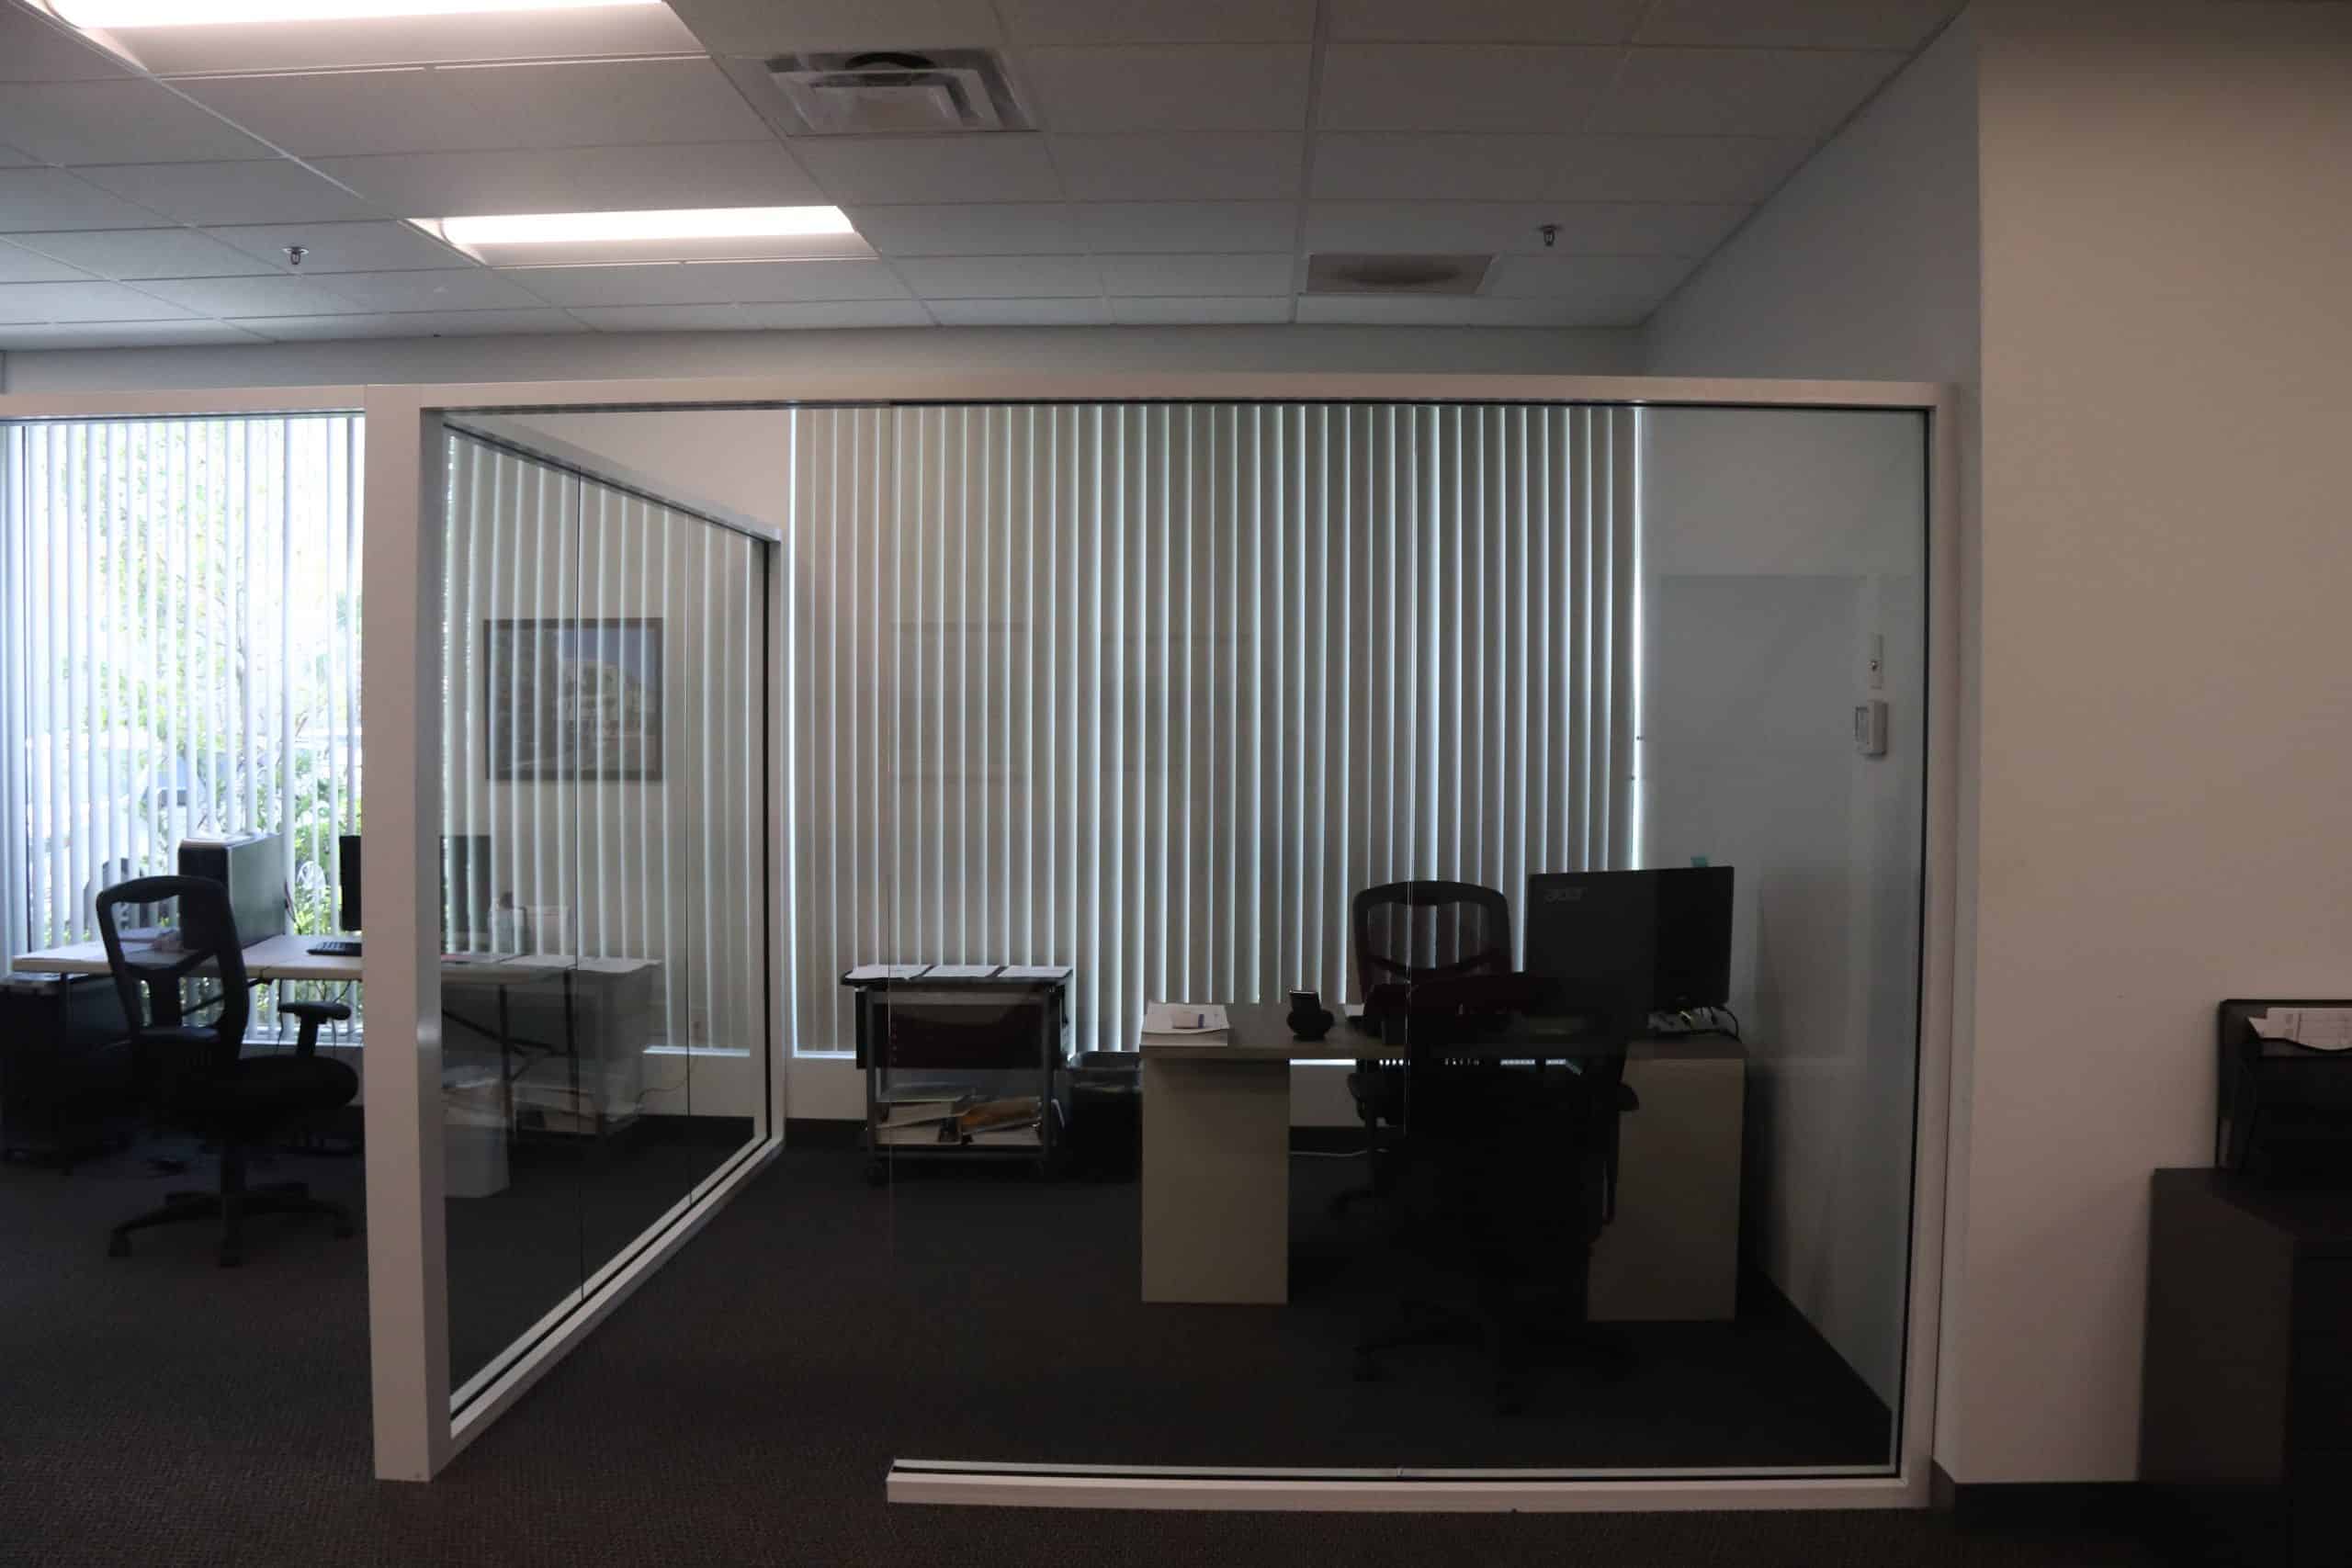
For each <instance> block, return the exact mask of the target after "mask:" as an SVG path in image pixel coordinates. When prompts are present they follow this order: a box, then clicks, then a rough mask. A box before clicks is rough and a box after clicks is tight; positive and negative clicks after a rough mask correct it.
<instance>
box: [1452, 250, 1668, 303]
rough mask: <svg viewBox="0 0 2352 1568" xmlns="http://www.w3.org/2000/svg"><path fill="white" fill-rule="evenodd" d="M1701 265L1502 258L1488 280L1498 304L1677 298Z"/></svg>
mask: <svg viewBox="0 0 2352 1568" xmlns="http://www.w3.org/2000/svg"><path fill="white" fill-rule="evenodd" d="M1697 265H1699V264H1698V262H1697V261H1696V260H1695V259H1694V258H1692V257H1690V256H1562V255H1542V256H1503V257H1500V258H1499V259H1498V260H1497V261H1496V263H1495V265H1494V268H1493V270H1492V271H1490V272H1489V273H1487V287H1486V290H1485V291H1486V293H1487V294H1488V295H1490V296H1492V297H1494V298H1496V299H1604V300H1611V301H1617V300H1623V299H1645V300H1646V301H1648V302H1649V303H1650V304H1653V305H1654V304H1656V303H1657V301H1658V300H1660V299H1665V298H1666V296H1667V295H1668V294H1670V293H1672V292H1673V291H1674V289H1675V288H1676V287H1677V286H1678V285H1679V284H1680V283H1681V281H1682V280H1683V279H1684V278H1685V277H1688V276H1690V275H1691V268H1693V267H1695V266H1697Z"/></svg>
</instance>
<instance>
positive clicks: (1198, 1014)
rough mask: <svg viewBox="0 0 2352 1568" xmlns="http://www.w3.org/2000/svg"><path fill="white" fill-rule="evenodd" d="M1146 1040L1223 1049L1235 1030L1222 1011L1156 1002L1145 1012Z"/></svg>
mask: <svg viewBox="0 0 2352 1568" xmlns="http://www.w3.org/2000/svg"><path fill="white" fill-rule="evenodd" d="M1143 1037H1144V1039H1145V1040H1146V1041H1147V1042H1148V1043H1151V1044H1154V1045H1174V1044H1180V1043H1181V1044H1189V1045H1222V1044H1224V1043H1226V1041H1227V1039H1228V1038H1230V1037H1231V1030H1230V1028H1229V1026H1228V1025H1227V1022H1226V1017H1225V1010H1224V1009H1223V1008H1221V1007H1208V1006H1202V1005H1200V1004H1198V1003H1194V1002H1152V1003H1150V1004H1148V1006H1146V1007H1145V1009H1144V1010H1143Z"/></svg>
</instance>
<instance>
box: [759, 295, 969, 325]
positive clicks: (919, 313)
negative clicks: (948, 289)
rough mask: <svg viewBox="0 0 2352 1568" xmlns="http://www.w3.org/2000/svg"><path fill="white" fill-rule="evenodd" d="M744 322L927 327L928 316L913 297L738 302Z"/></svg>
mask: <svg viewBox="0 0 2352 1568" xmlns="http://www.w3.org/2000/svg"><path fill="white" fill-rule="evenodd" d="M736 309H737V310H741V311H742V313H743V324H744V325H746V326H749V327H752V328H755V329H761V330H766V329H771V328H783V327H927V326H929V325H931V315H930V313H929V312H928V311H926V310H924V309H923V308H922V306H921V305H920V304H918V303H916V302H915V301H914V300H912V299H819V300H814V301H812V302H810V303H809V304H805V305H739V306H737V307H736Z"/></svg>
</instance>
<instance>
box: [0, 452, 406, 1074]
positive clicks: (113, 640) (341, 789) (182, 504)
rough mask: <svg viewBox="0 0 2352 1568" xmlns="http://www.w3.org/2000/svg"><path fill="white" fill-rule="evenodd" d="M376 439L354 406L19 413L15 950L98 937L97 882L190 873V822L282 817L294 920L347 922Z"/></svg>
mask: <svg viewBox="0 0 2352 1568" xmlns="http://www.w3.org/2000/svg"><path fill="white" fill-rule="evenodd" d="M358 434H359V421H358V419H357V418H356V417H355V416H352V415H349V414H323V415H290V416H288V415H269V416H266V417H241V418H228V419H180V420H123V421H118V420H100V421H41V422H34V423H19V424H14V425H10V426H8V427H7V428H6V432H5V448H4V449H0V456H4V457H5V464H6V469H5V480H4V483H5V506H0V607H4V608H5V614H0V720H5V728H4V729H0V733H5V735H6V738H7V742H8V743H7V745H6V748H5V750H6V757H5V763H4V764H0V805H5V807H6V811H5V816H0V822H5V824H6V832H5V834H0V857H5V867H6V900H5V907H4V908H0V936H5V938H6V947H7V949H8V950H9V951H10V952H12V953H16V952H23V951H25V950H27V949H30V948H39V947H47V946H51V945H56V944H60V943H65V942H85V941H90V940H94V939H95V937H96V925H95V923H94V916H93V898H94V897H95V895H96V892H97V890H98V889H99V888H101V887H103V886H107V885H108V884H111V883H114V882H119V881H121V880H123V879H124V878H126V877H131V876H141V875H154V874H164V873H168V872H170V871H172V870H173V869H175V863H176V849H177V845H178V843H179V841H180V840H182V839H183V838H186V837H189V836H191V835H198V836H201V835H215V836H229V835H238V834H244V833H256V832H259V833H280V832H282V833H283V834H284V836H285V872H286V887H287V894H288V908H289V914H290V917H291V922H292V929H293V930H294V931H298V932H315V931H333V930H334V929H335V927H336V906H337V898H338V895H339V891H340V887H339V884H340V868H339V865H338V861H337V856H336V852H335V845H336V839H337V836H338V835H339V834H343V833H349V832H356V831H358V829H359V821H360V804H359V803H360V793H361V780H360V748H359V548H360V507H359V477H360V476H359V469H360V464H359V444H358ZM254 1018H255V1028H256V1029H257V1030H259V1031H263V1032H274V1031H275V1029H276V1018H275V1015H274V1012H273V1011H272V1010H271V1009H270V1008H268V1007H267V1006H266V1005H264V1006H261V1007H258V1008H257V1009H256V1010H255V1013H254ZM343 1027H344V1030H345V1034H346V1037H347V1036H348V1032H350V1031H351V1030H352V1029H354V1028H355V1027H356V1025H345V1026H343Z"/></svg>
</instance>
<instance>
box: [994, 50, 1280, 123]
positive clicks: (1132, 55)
mask: <svg viewBox="0 0 2352 1568" xmlns="http://www.w3.org/2000/svg"><path fill="white" fill-rule="evenodd" d="M1310 53H1311V51H1309V50H1308V48H1307V47H1306V45H1304V44H1299V45H1288V44H1258V45H1210V44H1182V45H1172V46H1167V47H1158V48H1123V49H1027V50H1023V51H1021V52H1020V55H1019V58H1018V63H1019V67H1020V75H1021V78H1022V80H1023V83H1024V84H1025V85H1026V86H1027V88H1028V90H1029V93H1030V95H1031V103H1032V105H1033V107H1035V109H1036V111H1037V116H1038V119H1039V122H1040V123H1041V124H1042V125H1043V126H1044V127H1045V129H1046V130H1056V131H1108V130H1299V129H1301V128H1303V127H1304V126H1305V125H1306V85H1307V74H1308V57H1309V55H1310Z"/></svg>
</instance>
